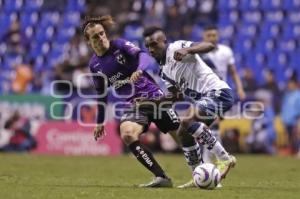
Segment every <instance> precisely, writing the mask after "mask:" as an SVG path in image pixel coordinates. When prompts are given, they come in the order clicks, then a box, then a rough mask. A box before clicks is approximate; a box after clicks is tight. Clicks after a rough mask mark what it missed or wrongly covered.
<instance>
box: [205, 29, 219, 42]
mask: <svg viewBox="0 0 300 199" xmlns="http://www.w3.org/2000/svg"><path fill="white" fill-rule="evenodd" d="M203 39H204V41H206V42H211V43H213V44H217V43H218V40H219V33H218V31H217V30H206V31H204V34H203Z"/></svg>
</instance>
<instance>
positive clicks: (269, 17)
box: [264, 10, 284, 24]
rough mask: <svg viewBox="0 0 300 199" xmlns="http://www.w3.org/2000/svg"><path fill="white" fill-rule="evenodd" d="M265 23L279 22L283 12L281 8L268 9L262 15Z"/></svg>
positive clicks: (281, 20) (282, 17)
mask: <svg viewBox="0 0 300 199" xmlns="http://www.w3.org/2000/svg"><path fill="white" fill-rule="evenodd" d="M264 19H265V22H266V23H273V24H280V23H282V22H283V20H284V13H283V11H282V10H276V11H269V12H266V13H265V16H264Z"/></svg>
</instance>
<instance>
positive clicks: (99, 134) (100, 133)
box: [94, 124, 106, 141]
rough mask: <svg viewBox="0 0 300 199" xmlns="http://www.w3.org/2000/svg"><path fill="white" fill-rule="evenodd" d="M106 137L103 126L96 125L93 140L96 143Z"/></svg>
mask: <svg viewBox="0 0 300 199" xmlns="http://www.w3.org/2000/svg"><path fill="white" fill-rule="evenodd" d="M105 135H106V131H105V129H104V125H103V124H97V126H96V127H95V129H94V138H95V140H96V141H97V140H98V139H102V138H104V136H105Z"/></svg>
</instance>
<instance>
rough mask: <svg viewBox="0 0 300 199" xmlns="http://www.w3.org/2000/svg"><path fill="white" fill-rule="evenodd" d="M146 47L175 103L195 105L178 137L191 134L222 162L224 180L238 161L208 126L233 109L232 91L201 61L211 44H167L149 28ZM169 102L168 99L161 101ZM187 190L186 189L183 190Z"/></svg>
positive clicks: (156, 28) (155, 30) (158, 30)
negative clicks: (184, 97)
mask: <svg viewBox="0 0 300 199" xmlns="http://www.w3.org/2000/svg"><path fill="white" fill-rule="evenodd" d="M143 36H144V41H145V46H146V48H147V49H148V51H149V53H150V54H151V56H153V57H154V58H155V59H156V61H157V62H158V63H159V64H160V66H161V75H162V78H163V79H164V80H165V82H166V85H167V88H168V90H169V91H170V92H171V93H172V97H170V98H169V99H172V101H173V102H175V101H177V100H182V99H179V98H178V97H177V96H180V94H179V93H183V94H184V95H185V96H186V97H188V98H190V99H191V100H192V101H193V104H192V106H191V107H190V108H189V110H188V112H187V115H186V117H185V118H183V119H182V121H181V125H180V128H179V130H178V136H182V135H183V134H184V133H189V134H191V135H192V136H193V137H194V138H195V139H197V140H198V142H199V143H200V144H201V145H203V146H205V147H206V148H207V149H209V150H210V151H211V152H212V153H214V154H215V155H216V157H217V158H218V161H220V162H222V163H223V165H224V168H223V169H222V171H221V172H222V176H221V177H222V178H225V177H226V175H227V173H228V171H229V170H230V168H232V167H233V166H234V165H235V163H236V159H235V157H234V156H232V155H229V154H228V153H227V151H226V150H225V149H224V148H223V146H222V145H221V143H220V142H219V141H218V140H217V139H216V137H214V136H213V135H212V133H211V130H210V129H209V126H210V125H211V124H212V123H213V122H214V121H215V120H216V119H217V117H218V116H222V115H224V113H225V112H226V111H228V110H229V109H230V108H231V106H232V105H233V95H232V91H231V89H230V87H229V86H228V85H227V83H226V82H224V81H222V80H221V79H220V78H219V77H218V76H217V75H216V74H215V73H214V72H213V71H212V69H211V68H210V67H209V66H207V64H205V63H204V62H203V60H202V59H201V58H200V56H199V55H198V53H204V52H203V47H207V46H206V45H212V48H211V49H210V50H212V49H213V48H214V45H213V44H211V43H202V44H201V45H199V43H193V42H190V41H183V40H180V41H175V42H173V43H168V42H167V38H166V35H165V33H164V32H163V30H162V29H160V28H158V27H149V28H147V29H146V30H145V31H144V35H143ZM160 100H166V99H160ZM183 188H184V187H183Z"/></svg>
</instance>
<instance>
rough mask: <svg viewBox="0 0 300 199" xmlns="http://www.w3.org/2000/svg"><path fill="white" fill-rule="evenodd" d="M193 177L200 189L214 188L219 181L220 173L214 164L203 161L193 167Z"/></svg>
mask: <svg viewBox="0 0 300 199" xmlns="http://www.w3.org/2000/svg"><path fill="white" fill-rule="evenodd" d="M193 179H194V183H195V185H196V186H197V187H199V188H201V189H214V188H216V186H217V185H218V184H219V183H220V181H221V173H220V171H219V169H218V168H217V167H216V166H215V165H213V164H211V163H204V164H201V165H199V166H197V167H196V168H195V170H194V172H193Z"/></svg>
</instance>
